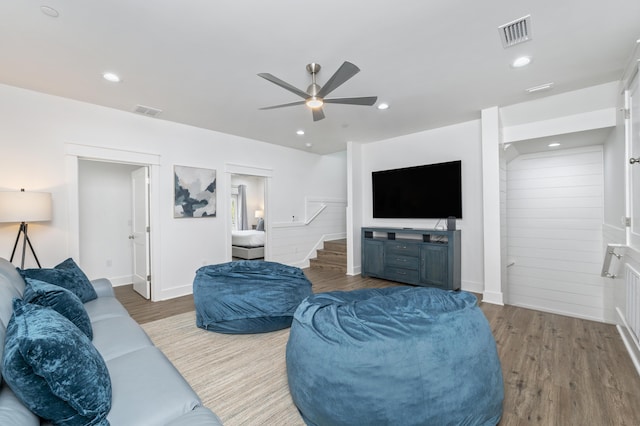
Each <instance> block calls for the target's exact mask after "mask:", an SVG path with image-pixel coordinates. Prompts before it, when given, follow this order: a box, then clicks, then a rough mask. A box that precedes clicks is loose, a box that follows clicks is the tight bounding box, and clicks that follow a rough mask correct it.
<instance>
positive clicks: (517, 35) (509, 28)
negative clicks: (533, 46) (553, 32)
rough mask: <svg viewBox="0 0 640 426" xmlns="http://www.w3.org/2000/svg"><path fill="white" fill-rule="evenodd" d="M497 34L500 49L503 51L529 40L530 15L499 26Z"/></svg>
mask: <svg viewBox="0 0 640 426" xmlns="http://www.w3.org/2000/svg"><path fill="white" fill-rule="evenodd" d="M498 32H499V33H500V40H502V47H504V48H505V49H506V48H507V47H511V46H515V45H516V44H520V43H524V42H525V41H529V40H531V15H527V16H524V17H522V18H520V19H516V20H515V21H511V22H509V23H508V24H504V25H501V26H499V27H498Z"/></svg>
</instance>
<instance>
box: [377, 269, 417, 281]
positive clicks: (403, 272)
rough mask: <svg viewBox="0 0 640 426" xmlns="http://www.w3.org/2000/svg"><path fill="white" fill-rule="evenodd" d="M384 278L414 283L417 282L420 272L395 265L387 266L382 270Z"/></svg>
mask: <svg viewBox="0 0 640 426" xmlns="http://www.w3.org/2000/svg"><path fill="white" fill-rule="evenodd" d="M384 272H385V278H386V279H389V280H391V281H400V282H403V283H409V284H415V283H417V282H418V278H419V275H420V273H419V272H418V270H413V269H404V268H396V267H391V266H389V267H387V268H385V270H384Z"/></svg>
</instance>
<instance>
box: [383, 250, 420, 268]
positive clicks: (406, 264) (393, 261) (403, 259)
mask: <svg viewBox="0 0 640 426" xmlns="http://www.w3.org/2000/svg"><path fill="white" fill-rule="evenodd" d="M384 263H385V265H388V266H397V267H400V268H405V269H415V270H418V269H419V268H420V259H419V258H417V257H409V256H399V255H396V254H388V255H387V256H386V257H385V258H384Z"/></svg>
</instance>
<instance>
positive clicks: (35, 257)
mask: <svg viewBox="0 0 640 426" xmlns="http://www.w3.org/2000/svg"><path fill="white" fill-rule="evenodd" d="M24 239H25V244H23V245H22V269H24V248H25V245H26V243H28V244H29V248H30V249H31V254H33V258H34V259H35V260H36V263H37V264H38V268H42V266H40V261H39V260H38V256H36V251H35V250H34V249H33V246H32V245H31V240H30V239H29V236H28V235H27V225H26V224H25V225H24Z"/></svg>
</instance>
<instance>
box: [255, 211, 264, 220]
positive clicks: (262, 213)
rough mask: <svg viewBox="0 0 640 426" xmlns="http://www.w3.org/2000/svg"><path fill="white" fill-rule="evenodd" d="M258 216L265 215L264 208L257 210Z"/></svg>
mask: <svg viewBox="0 0 640 426" xmlns="http://www.w3.org/2000/svg"><path fill="white" fill-rule="evenodd" d="M256 217H257V218H261V217H264V210H256Z"/></svg>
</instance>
